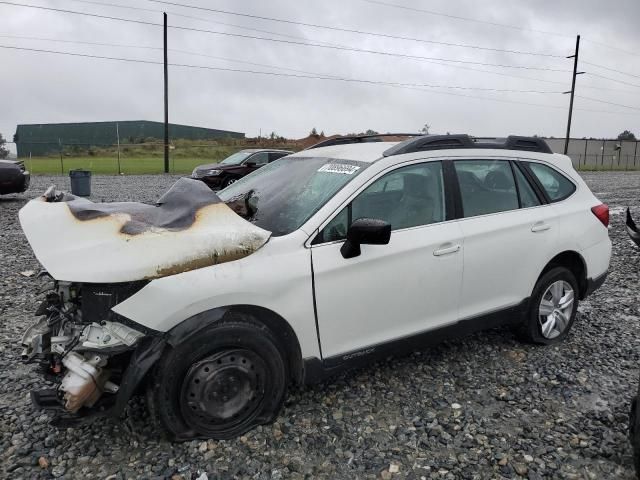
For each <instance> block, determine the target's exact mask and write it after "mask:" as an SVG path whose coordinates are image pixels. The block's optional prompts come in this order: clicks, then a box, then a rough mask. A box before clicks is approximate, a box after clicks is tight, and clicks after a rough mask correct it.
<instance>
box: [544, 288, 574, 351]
mask: <svg viewBox="0 0 640 480" xmlns="http://www.w3.org/2000/svg"><path fill="white" fill-rule="evenodd" d="M574 300H575V292H574V291H573V288H572V287H571V285H570V284H569V283H568V282H565V281H564V280H558V281H555V282H553V283H552V284H551V285H549V287H548V288H547V289H546V290H545V292H544V294H543V295H542V297H541V298H540V305H539V306H538V322H539V323H540V332H541V333H542V336H543V337H545V338H548V339H553V338H556V337H557V336H559V335H560V334H562V332H564V331H565V330H566V328H567V326H568V325H569V322H570V321H571V315H572V314H573V308H574V303H575V302H574Z"/></svg>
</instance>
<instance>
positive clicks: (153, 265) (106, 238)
mask: <svg viewBox="0 0 640 480" xmlns="http://www.w3.org/2000/svg"><path fill="white" fill-rule="evenodd" d="M19 217H20V224H21V226H22V229H23V231H24V233H25V235H26V236H27V240H28V241H29V244H30V245H31V248H32V249H33V252H34V254H35V256H36V258H37V259H38V261H39V262H40V263H41V264H42V266H43V267H44V268H45V269H46V270H47V271H48V272H49V273H50V274H51V276H52V277H53V278H55V279H57V280H68V281H74V282H90V283H117V282H129V281H135V280H143V279H153V278H159V277H164V276H167V275H174V274H177V273H181V272H186V271H188V270H194V269H196V268H202V267H207V266H210V265H215V264H218V263H224V262H229V261H232V260H237V259H240V258H243V257H246V256H247V255H250V254H251V253H253V252H255V251H256V250H257V249H258V248H260V247H261V246H262V245H264V244H265V243H266V242H267V240H268V239H269V237H270V235H271V233H270V232H268V231H266V230H263V229H261V228H259V227H256V226H255V225H253V224H252V223H250V222H248V221H246V220H244V219H243V218H242V217H240V216H239V215H237V214H236V213H235V212H234V211H233V210H231V209H230V208H229V207H228V206H227V205H226V204H225V203H223V202H222V201H221V200H220V199H219V198H218V196H217V195H216V194H215V193H213V192H212V191H211V190H210V189H209V188H208V187H207V186H206V185H205V184H204V183H202V182H200V181H197V180H191V179H188V178H182V179H180V180H178V181H177V182H176V183H175V184H174V185H173V187H171V189H170V190H169V191H167V193H165V194H164V195H163V196H162V197H161V198H160V199H159V200H158V202H157V203H156V205H147V204H143V203H136V202H116V203H94V202H92V201H90V200H87V199H84V198H79V197H76V196H73V195H70V194H67V193H60V192H56V191H54V190H53V189H49V190H48V191H47V192H46V193H45V195H43V196H42V197H39V198H36V199H34V200H31V201H30V202H28V203H27V204H26V205H25V206H24V207H23V208H22V209H21V210H20V214H19Z"/></svg>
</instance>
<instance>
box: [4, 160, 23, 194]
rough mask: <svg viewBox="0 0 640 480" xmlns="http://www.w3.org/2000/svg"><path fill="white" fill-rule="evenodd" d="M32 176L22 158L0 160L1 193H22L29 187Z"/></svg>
mask: <svg viewBox="0 0 640 480" xmlns="http://www.w3.org/2000/svg"><path fill="white" fill-rule="evenodd" d="M30 179H31V176H30V175H29V172H28V171H26V170H25V168H24V163H23V162H22V161H20V160H0V195H6V194H7V193H21V192H24V191H25V190H26V189H27V188H29V181H30Z"/></svg>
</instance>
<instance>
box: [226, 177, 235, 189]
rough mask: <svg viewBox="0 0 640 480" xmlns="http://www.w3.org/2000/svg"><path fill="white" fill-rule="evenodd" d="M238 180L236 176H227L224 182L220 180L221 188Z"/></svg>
mask: <svg viewBox="0 0 640 480" xmlns="http://www.w3.org/2000/svg"><path fill="white" fill-rule="evenodd" d="M238 180H239V179H238V178H234V177H230V178H227V179H226V180H225V181H224V182H222V188H227V187H228V186H229V185H231V184H232V183H235V182H237V181H238Z"/></svg>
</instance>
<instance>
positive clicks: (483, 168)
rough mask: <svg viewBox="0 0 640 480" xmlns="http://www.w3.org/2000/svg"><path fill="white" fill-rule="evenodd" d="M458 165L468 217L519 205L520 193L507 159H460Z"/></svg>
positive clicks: (457, 171)
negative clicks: (517, 190)
mask: <svg viewBox="0 0 640 480" xmlns="http://www.w3.org/2000/svg"><path fill="white" fill-rule="evenodd" d="M453 163H454V165H455V170H456V174H457V176H458V183H459V185H460V195H461V196H462V209H463V213H464V216H465V217H475V216H477V215H486V214H489V213H496V212H504V211H506V210H515V209H517V208H518V193H517V192H516V184H515V181H514V179H513V173H512V171H511V166H510V165H509V162H508V161H506V160H457V161H455V162H453Z"/></svg>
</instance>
